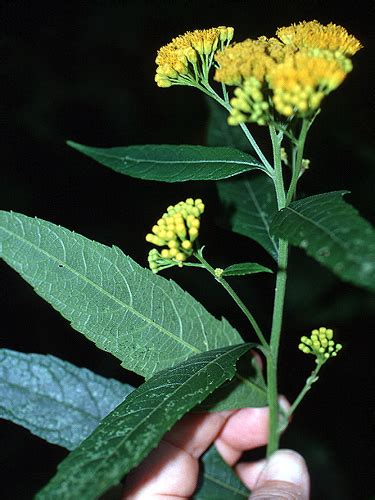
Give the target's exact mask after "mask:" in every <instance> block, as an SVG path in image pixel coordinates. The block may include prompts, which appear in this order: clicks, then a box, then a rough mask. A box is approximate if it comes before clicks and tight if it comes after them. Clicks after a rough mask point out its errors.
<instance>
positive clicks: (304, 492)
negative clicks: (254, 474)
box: [250, 450, 310, 500]
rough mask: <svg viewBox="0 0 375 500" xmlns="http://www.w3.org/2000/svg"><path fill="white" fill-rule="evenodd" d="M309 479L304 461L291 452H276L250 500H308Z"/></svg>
mask: <svg viewBox="0 0 375 500" xmlns="http://www.w3.org/2000/svg"><path fill="white" fill-rule="evenodd" d="M309 494H310V478H309V473H308V470H307V467H306V463H305V460H304V459H303V458H302V457H301V455H299V454H298V453H297V452H295V451H292V450H278V451H277V452H275V453H274V454H273V455H272V456H271V458H270V459H269V460H268V461H267V462H266V465H265V467H264V469H263V470H262V472H261V473H260V475H259V478H258V480H257V483H256V485H255V488H254V489H253V492H252V494H251V495H250V500H269V499H270V498H275V499H276V498H278V499H280V500H308V499H309Z"/></svg>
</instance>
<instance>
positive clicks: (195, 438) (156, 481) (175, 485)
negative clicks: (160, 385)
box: [122, 411, 234, 500]
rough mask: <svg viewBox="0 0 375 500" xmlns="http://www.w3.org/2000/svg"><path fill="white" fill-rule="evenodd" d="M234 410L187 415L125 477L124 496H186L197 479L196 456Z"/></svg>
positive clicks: (169, 499) (140, 497)
mask: <svg viewBox="0 0 375 500" xmlns="http://www.w3.org/2000/svg"><path fill="white" fill-rule="evenodd" d="M232 413H234V412H233V411H226V412H218V413H205V414H199V415H198V414H196V415H194V414H190V415H187V416H186V417H184V418H183V419H182V420H181V421H180V422H178V423H177V424H176V426H175V427H174V428H173V429H172V430H171V431H169V432H168V433H167V434H166V435H165V436H164V438H163V441H162V442H161V443H160V444H159V446H158V447H157V448H156V449H155V450H153V451H152V452H151V453H150V455H148V457H147V458H146V459H145V460H144V461H143V462H142V463H141V464H140V466H139V467H138V468H137V469H135V470H134V471H132V472H131V473H130V474H129V475H128V476H127V478H126V483H125V487H124V490H123V497H122V498H123V499H127V500H130V499H131V500H141V499H142V500H145V499H157V498H164V497H166V496H168V500H171V499H172V500H173V499H174V498H179V499H181V498H189V497H191V496H192V495H193V493H194V490H195V488H196V485H197V480H198V471H199V465H198V458H199V457H200V455H201V454H202V453H203V452H204V451H205V450H206V449H207V448H208V447H209V446H210V444H211V443H212V442H213V441H214V439H215V438H216V437H217V435H218V434H219V432H220V430H221V429H222V427H223V425H224V424H225V422H226V420H227V419H228V418H229V417H230V415H231V414H232Z"/></svg>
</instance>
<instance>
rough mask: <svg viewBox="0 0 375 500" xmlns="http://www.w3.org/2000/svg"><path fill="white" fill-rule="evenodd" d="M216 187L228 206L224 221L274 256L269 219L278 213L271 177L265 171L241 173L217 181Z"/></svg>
mask: <svg viewBox="0 0 375 500" xmlns="http://www.w3.org/2000/svg"><path fill="white" fill-rule="evenodd" d="M217 188H218V191H219V197H220V199H221V201H222V202H223V203H224V205H225V206H226V209H227V215H226V219H227V220H226V221H223V222H224V225H225V226H229V227H230V228H231V229H232V231H234V232H235V233H239V234H242V235H243V236H247V237H248V238H251V239H252V240H255V241H256V242H257V243H259V244H260V245H262V247H263V248H264V249H265V250H267V252H268V253H269V254H270V255H271V256H272V257H273V258H274V259H275V260H277V255H278V246H277V240H276V239H275V238H274V237H273V236H272V235H271V234H270V224H271V220H272V218H273V216H274V215H275V213H277V201H276V196H275V188H274V185H273V182H272V180H271V179H270V178H269V177H266V176H265V175H259V176H258V177H256V178H254V179H249V178H248V177H242V178H240V179H233V180H228V181H221V182H218V183H217Z"/></svg>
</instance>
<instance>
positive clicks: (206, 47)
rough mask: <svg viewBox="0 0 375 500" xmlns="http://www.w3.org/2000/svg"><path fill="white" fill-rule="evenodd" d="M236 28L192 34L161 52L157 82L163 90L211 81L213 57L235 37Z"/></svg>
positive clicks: (160, 50)
mask: <svg viewBox="0 0 375 500" xmlns="http://www.w3.org/2000/svg"><path fill="white" fill-rule="evenodd" d="M233 31H234V30H233V28H230V27H226V26H219V27H218V28H211V29H205V30H195V31H192V32H191V31H188V32H187V33H185V34H184V35H181V36H178V37H177V38H173V40H172V41H171V42H170V43H168V44H167V45H164V46H163V47H161V49H159V51H158V54H157V57H156V60H155V62H156V64H157V66H158V67H157V69H156V76H155V81H156V83H157V85H158V86H159V87H170V86H171V85H187V84H194V83H198V82H199V80H200V79H203V80H207V78H208V72H209V69H210V66H211V64H212V62H213V57H214V55H215V53H216V52H217V51H218V50H223V49H224V48H225V47H226V46H227V45H228V44H229V43H230V41H231V40H232V38H233Z"/></svg>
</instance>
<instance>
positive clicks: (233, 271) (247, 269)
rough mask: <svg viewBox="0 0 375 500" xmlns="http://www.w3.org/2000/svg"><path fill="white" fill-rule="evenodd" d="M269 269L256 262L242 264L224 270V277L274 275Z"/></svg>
mask: <svg viewBox="0 0 375 500" xmlns="http://www.w3.org/2000/svg"><path fill="white" fill-rule="evenodd" d="M272 272H273V271H272V270H271V269H269V268H268V267H265V266H261V265H260V264H257V263H256V262H241V263H239V264H233V265H231V266H228V267H226V268H225V269H224V272H223V276H245V275H246V274H255V273H272Z"/></svg>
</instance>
